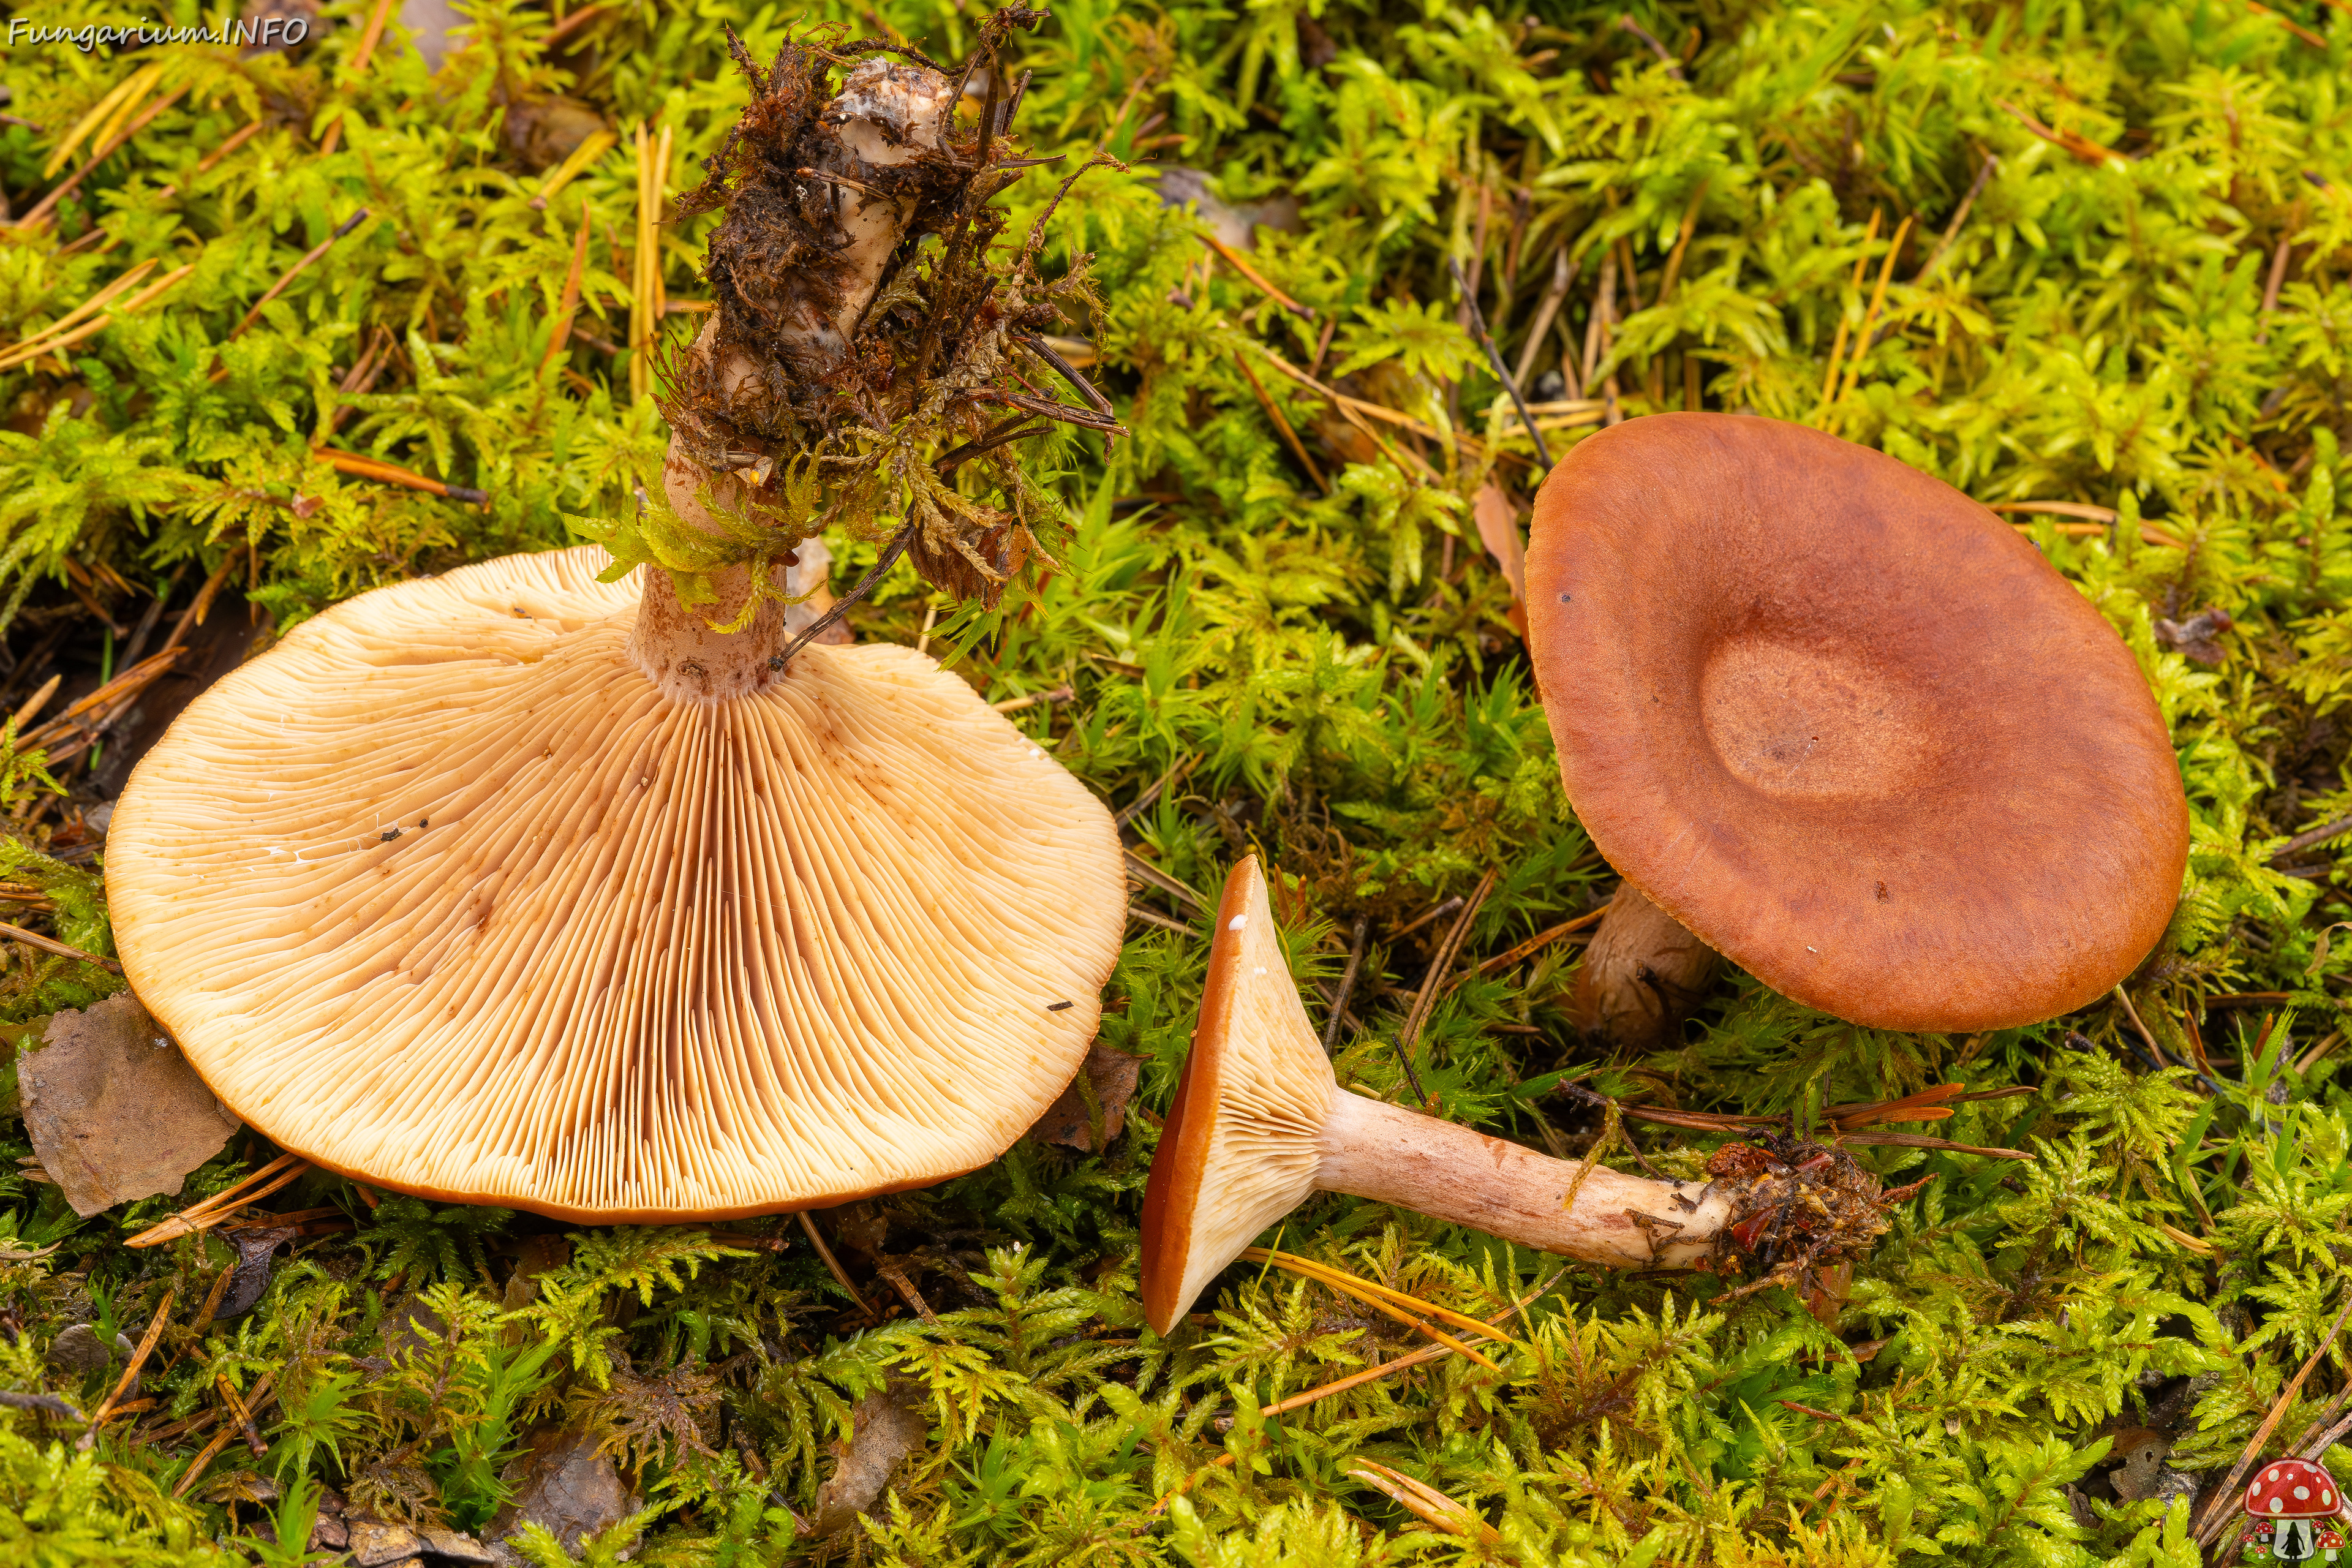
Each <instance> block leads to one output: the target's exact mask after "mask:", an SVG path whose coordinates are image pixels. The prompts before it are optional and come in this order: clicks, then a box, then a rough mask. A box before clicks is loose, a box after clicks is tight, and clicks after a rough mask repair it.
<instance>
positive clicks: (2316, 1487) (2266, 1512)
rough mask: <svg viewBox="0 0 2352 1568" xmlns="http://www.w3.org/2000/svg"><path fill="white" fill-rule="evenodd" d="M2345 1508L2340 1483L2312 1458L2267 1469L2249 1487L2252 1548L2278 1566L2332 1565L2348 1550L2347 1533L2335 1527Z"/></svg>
mask: <svg viewBox="0 0 2352 1568" xmlns="http://www.w3.org/2000/svg"><path fill="white" fill-rule="evenodd" d="M2343 1506H2344V1494H2343V1493H2342V1491H2341V1490H2339V1489H2337V1487H2336V1482H2335V1479H2333V1478H2332V1477H2330V1476H2329V1475H2328V1473H2327V1472H2326V1470H2323V1469H2321V1468H2319V1467H2318V1466H2317V1465H2315V1464H2313V1463H2311V1462H2310V1461H2309V1460H2307V1459H2281V1460H2278V1461H2277V1462H2276V1463H2274V1464H2270V1465H2265V1466H2263V1471H2262V1474H2260V1475H2258V1476H2256V1477H2255V1478H2254V1479H2253V1480H2252V1482H2250V1483H2249V1484H2248V1485H2247V1487H2246V1513H2247V1515H2248V1516H2249V1517H2250V1518H2251V1520H2252V1542H2251V1544H2252V1546H2253V1547H2254V1549H2255V1552H2256V1554H2257V1555H2258V1556H2264V1555H2266V1556H2268V1557H2269V1558H2270V1559H2271V1560H2273V1562H2278V1563H2313V1562H2329V1563H2332V1562H2334V1561H2336V1558H2337V1557H2338V1555H2339V1554H2340V1553H2341V1552H2342V1550H2343V1531H2341V1530H2340V1529H2338V1528H2336V1523H2335V1520H2336V1514H2337V1512H2338V1511H2339V1510H2341V1509H2342V1508H2343ZM2265 1547H2267V1549H2268V1550H2267V1552H2265V1551H2264V1550H2263V1549H2264V1548H2265Z"/></svg>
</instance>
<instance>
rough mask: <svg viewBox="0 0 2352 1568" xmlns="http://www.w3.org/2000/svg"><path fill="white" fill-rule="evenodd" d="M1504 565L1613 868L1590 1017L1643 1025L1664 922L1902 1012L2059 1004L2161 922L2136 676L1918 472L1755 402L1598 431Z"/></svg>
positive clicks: (2168, 786)
mask: <svg viewBox="0 0 2352 1568" xmlns="http://www.w3.org/2000/svg"><path fill="white" fill-rule="evenodd" d="M1527 577H1528V616H1529V624H1528V647H1529V649H1530V651H1531V653H1532V655H1533V658H1534V663H1535V668H1536V675H1537V679H1538V684H1539V686H1540V688H1541V689H1542V693H1543V700H1544V706H1545V710H1546V711H1547V714H1548V716H1549V720H1550V723H1551V730H1552V736H1553V739H1554V740H1555V742H1557V744H1558V747H1559V765H1560V774H1561V778H1562V779H1563V781H1564V782H1565V784H1566V785H1567V789H1568V796H1569V799H1570V802H1571V803H1572V804H1573V805H1574V806H1575V808H1576V813H1577V816H1578V818H1579V819H1580V821H1581V822H1582V823H1583V825H1584V826H1585V829H1586V830H1587V831H1588V832H1589V833H1591V836H1592V839H1593V842H1594V844H1595V845H1596V846H1597V847H1599V848H1600V849H1601V853H1602V854H1603V855H1604V856H1605V857H1606V858H1607V859H1608V861H1609V863H1610V864H1611V865H1612V866H1613V867H1614V868H1616V869H1617V871H1618V872H1619V873H1620V874H1621V875H1622V878H1623V879H1624V887H1623V889H1621V891H1620V893H1619V895H1618V899H1617V901H1616V902H1615V903H1613V904H1612V906H1611V910H1610V913H1609V916H1608V917H1607V918H1606V919H1605V920H1604V921H1603V922H1602V929H1601V931H1600V932H1599V933H1597V934H1596V937H1595V940H1594V942H1593V943H1592V948H1593V951H1594V952H1595V954H1596V955H1597V956H1603V957H1608V958H1610V959H1612V960H1613V962H1611V963H1597V962H1592V961H1588V965H1587V973H1586V976H1585V979H1584V981H1583V982H1582V989H1581V991H1580V997H1579V1002H1578V1008H1579V1015H1580V1021H1581V1022H1583V1023H1584V1024H1585V1025H1586V1026H1588V1027H1589V1028H1591V1029H1593V1030H1594V1031H1595V1032H1597V1033H1601V1034H1604V1035H1614V1036H1615V1037H1617V1038H1618V1039H1619V1040H1620V1041H1621V1043H1627V1044H1633V1045H1646V1044H1654V1043H1655V1042H1656V1041H1657V1040H1658V1039H1659V1038H1660V1037H1661V1035H1662V1034H1664V1035H1665V1036H1667V1037H1670V1036H1671V1030H1672V1026H1673V1025H1674V1023H1675V1022H1676V1021H1677V1019H1678V1016H1679V1014H1680V1012H1681V1010H1682V1009H1683V1007H1684V1006H1685V1005H1687V1003H1688V1002H1689V1000H1690V999H1691V996H1692V994H1693V992H1694V991H1695V989H1696V988H1695V987H1694V985H1693V984H1692V983H1691V982H1690V980H1689V979H1688V978H1687V974H1688V966H1687V965H1685V966H1684V967H1682V968H1679V969H1677V968H1675V965H1674V963H1672V962H1669V961H1666V960H1656V959H1652V958H1649V957H1647V956H1646V955H1645V952H1644V951H1643V948H1644V944H1645V943H1652V944H1654V943H1656V942H1658V940H1659V938H1660V937H1661V936H1662V935H1664V939H1665V940H1664V945H1665V947H1666V948H1667V949H1669V950H1672V949H1675V948H1679V949H1680V950H1681V951H1680V952H1679V953H1678V954H1675V953H1672V952H1670V953H1669V960H1671V959H1674V958H1680V959H1687V958H1688V957H1689V955H1690V952H1691V949H1692V945H1693V944H1692V943H1691V942H1689V941H1688V940H1687V939H1686V938H1685V937H1682V936H1680V935H1675V934H1672V933H1671V932H1670V931H1668V927H1667V925H1666V923H1665V922H1666V921H1672V922H1675V923H1677V924H1679V925H1680V926H1682V927H1683V928H1685V930H1686V931H1688V932H1689V933H1690V934H1691V936H1694V937H1696V941H1697V942H1703V943H1704V944H1705V945H1706V947H1707V948H1709V949H1712V950H1714V951H1715V952H1720V953H1722V954H1723V955H1724V956H1726V957H1727V958H1729V959H1731V960H1732V961H1734V962H1735V963H1738V964H1739V965H1741V966H1742V967H1743V968H1745V969H1746V970H1747V971H1748V973H1751V974H1753V975H1755V976H1756V977H1757V978H1758V979H1759V980H1760V981H1762V982H1763V983H1764V984H1767V985H1769V986H1770V987H1771V988H1772V989H1774V990H1775V991H1778V992H1780V993H1781V994H1784V995H1787V996H1789V997H1791V998H1793V999H1795V1000H1796V1001H1798V1002H1801V1003H1803V1004H1804V1005H1807V1006H1811V1007H1816V1008H1819V1009H1821V1010H1822V1011H1823V1012H1826V1013H1831V1014H1833V1015H1835V1016H1838V1017H1841V1018H1844V1019H1847V1020H1849V1021H1850V1022H1853V1023H1857V1024H1864V1025H1868V1026H1874V1027H1879V1028H1887V1029H1906V1030H1925V1029H1934V1030H1979V1029H1992V1028H2002V1027H2008V1026H2015V1025H2021V1024H2028V1023H2033V1022H2038V1021H2039V1020H2041V1019H2043V1018H2048V1017H2052V1016H2056V1015H2058V1014H2060V1013H2064V1012H2068V1011H2070V1010H2072V1009H2074V1008H2076V1007H2080V1006H2082V1005H2084V1004H2086V1003H2088V1002H2090V1001H2092V1000H2093V999H2094V998H2095V997H2098V996H2100V995H2102V994H2105V993H2106V992H2107V991H2108V990H2110V989H2112V988H2113V987H2114V986H2115V985H2116V984H2117V983H2118V982H2120V981H2121V980H2122V979H2124V977H2125V976H2126V975H2127V974H2129V973H2131V971H2132V970H2133V968H2134V967H2135V966H2136V965H2137V964H2138V963H2139V962H2140V961H2141V960H2142V959H2143V958H2145V957H2146V956H2147V953H2148V952H2149V951H2150V950H2151V949H2152V948H2153V947H2154V946H2155V945H2156V943H2157V942H2158V939H2159V938H2161V937H2162V935H2163V934H2164V931H2165V927H2166V924H2167V923H2168V921H2169V920H2170V918H2171V915H2172V910H2173V907H2174V905H2175V903H2176V902H2177V901H2178V899H2179V890H2180V879H2181V874H2182V871H2183V870H2184V869H2185V868H2186V866H2187V863H2188V853H2189V812H2188V804H2187V801H2186V800H2185V798H2184V797H2183V795H2182V792H2181V784H2180V772H2179V765H2178V764H2177V763H2176V762H2175V760H2174V757H2173V752H2172V744H2171V741H2170V738H2169V737H2168V734H2167V733H2166V731H2165V726H2164V721H2163V719H2162V717H2161V716H2160V715H2159V714H2158V711H2157V707H2156V703H2155V700H2154V699H2153V698H2151V697H2150V695H2149V693H2148V689H2147V682H2146V681H2145V679H2142V677H2141V674H2140V671H2139V667H2138V665H2137V662H2136V661H2135V660H2134V658H2133V657H2132V655H2131V653H2130V651H2129V650H2128V649H2127V648H2126V647H2125V646H2124V644H2123V641H2122V639H2121V638H2119V637H2116V634H2115V632H2114V631H2113V630H2112V629H2111V628H2110V627H2109V626H2107V624H2106V623H2105V620H2104V619H2103V618H2102V617H2101V616H2100V615H2099V613H2098V611H2097V610H2095V608H2093V607H2092V605H2090V604H2089V603H2087V602H2086V601H2085V600H2084V597H2083V595H2081V594H2080V593H2079V592H2077V591H2076V589H2075V588H2074V586H2073V585H2072V584H2069V583H2068V582H2067V581H2066V580H2065V579H2064V578H2063V577H2061V576H2060V575H2059V574H2057V573H2056V572H2055V571H2053V569H2052V568H2051V566H2050V565H2049V563H2047V562H2045V561H2044V560H2043V559H2042V556H2041V554H2040V553H2039V552H2037V551H2036V550H2035V549H2034V548H2033V546H2032V544H2031V543H2029V542H2026V541H2025V540H2023V539H2021V538H2020V537H2019V536H2018V535H2017V533H2016V532H2015V531H2013V530H2011V528H2009V527H2007V526H2006V525H2004V524H2003V523H2002V522H2001V521H2000V520H1999V519H1998V518H1997V517H1995V516H1994V515H1993V514H1992V513H1991V512H1990V511H1989V510H1986V509H1985V508H1984V507H1982V506H1980V505H1979V504H1978V503H1977V502H1975V501H1973V500H1969V498H1968V497H1967V496H1964V495H1962V494H1961V493H1960V492H1959V491H1958V490H1956V489H1952V488H1951V487H1950V486H1948V485H1946V484H1943V483H1942V482H1940V481H1939V480H1937V479H1931V478H1929V477H1928V476H1927V475H1925V474H1922V473H1920V472H1918V471H1917V470H1916V469H1914V468H1908V467H1906V465H1904V464H1902V463H1900V462H1897V461H1896V460H1895V459H1894V458H1889V457H1887V456H1885V455H1884V454H1883V453H1879V452H1876V451H1873V450H1871V449H1869V448H1868V447H1858V446H1854V445H1852V444H1850V443H1848V442H1844V441H1840V440H1837V439H1835V438H1834V437H1830V436H1826V435H1823V434H1822V433H1821V432H1819V431H1815V430H1810V429H1806V428H1804V427H1803V426H1796V425H1786V424H1781V423H1780V422H1778V421H1775V420H1769V419H1761V418H1756V417H1752V416H1734V415H1718V414H1663V415H1655V416H1650V417H1647V418H1643V419H1635V420H1629V421H1627V422H1626V423H1624V424H1622V425H1619V426H1615V427H1613V428H1612V429H1608V430H1603V431H1601V432H1600V433H1599V434H1597V435H1595V436H1593V437H1591V438H1590V439H1588V440H1586V441H1584V442H1583V443H1581V444H1580V445H1579V446H1578V447H1577V448H1576V450H1575V451H1574V452H1573V453H1572V454H1570V456H1569V458H1567V459H1566V460H1565V461H1563V462H1562V463H1560V464H1559V467H1558V468H1554V469H1553V470H1552V474H1551V477H1550V479H1549V480H1547V481H1546V483H1545V485H1544V488H1543V489H1542V491H1541V493H1539V494H1538V496H1537V498H1536V505H1535V518H1534V522H1533V528H1532V538H1531V540H1530V542H1529V545H1528V562H1527ZM1652 906H1654V909H1655V910H1658V911H1663V916H1664V919H1663V920H1662V919H1659V918H1656V917H1654V916H1653V915H1652V914H1651V913H1650V910H1651V907H1652ZM1629 919H1630V920H1639V921H1646V922H1647V926H1648V931H1647V934H1646V935H1645V936H1644V937H1643V938H1641V939H1640V940H1637V941H1628V942H1619V941H1617V940H1615V939H1614V938H1612V932H1611V928H1612V926H1618V925H1622V923H1624V922H1625V921H1628V920H1629ZM1645 966H1646V972H1645ZM1701 984H1703V980H1702V981H1701ZM1629 990H1647V991H1650V992H1652V993H1653V995H1652V996H1651V997H1649V998H1647V999H1641V998H1636V1000H1635V1002H1634V1003H1633V1004H1629V1003H1628V1002H1627V1001H1626V999H1625V998H1626V993H1627V992H1628V991H1629Z"/></svg>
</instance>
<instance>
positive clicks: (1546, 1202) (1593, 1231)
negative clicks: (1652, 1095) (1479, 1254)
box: [1315, 1089, 1732, 1268]
mask: <svg viewBox="0 0 2352 1568" xmlns="http://www.w3.org/2000/svg"><path fill="white" fill-rule="evenodd" d="M1321 1152H1322V1163H1321V1164H1320V1166H1319V1167H1318V1170H1317V1172H1316V1174H1315V1184H1316V1186H1318V1188H1321V1189H1322V1190H1324V1191H1326V1192H1334V1193H1348V1194H1352V1195H1354V1196H1356V1197H1360V1198H1371V1199H1373V1200H1375V1201H1377V1202H1380V1203H1384V1204H1392V1205H1395V1206H1397V1207H1399V1208H1408V1209H1416V1210H1418V1211H1420V1212H1421V1213H1423V1214H1426V1215H1434V1216H1435V1217H1437V1218H1439V1219H1443V1220H1450V1221H1452V1222H1453V1223H1454V1224H1456V1225H1466V1226H1470V1227H1471V1228H1472V1229H1474V1230H1483V1231H1485V1232H1486V1233H1487V1234H1488V1235H1490V1236H1499V1237H1503V1238H1504V1239H1505V1240H1507V1241H1516V1242H1518V1243H1520V1244H1522V1245H1523V1246H1528V1247H1535V1248H1537V1249H1538V1250H1540V1251H1544V1252H1552V1253H1558V1254H1559V1255H1560V1256H1561V1257H1563V1258H1577V1259H1579V1260H1580V1261H1582V1262H1586V1263H1598V1264H1601V1265H1602V1266H1603V1267H1606V1268H1695V1267H1696V1266H1697V1265H1698V1264H1699V1263H1700V1262H1702V1261H1703V1260H1704V1259H1706V1258H1707V1257H1708V1256H1709V1255H1710V1254H1711V1253H1712V1251H1713V1250H1714V1247H1715V1239H1716V1237H1717V1235H1718V1234H1719V1233H1720V1232H1721V1231H1722V1230H1723V1228H1724V1226H1727V1225H1728V1224H1729V1223H1730V1222H1731V1217H1732V1214H1731V1199H1730V1196H1729V1195H1728V1194H1727V1193H1725V1192H1723V1191H1721V1190H1718V1189H1717V1188H1716V1187H1715V1186H1713V1185H1712V1184H1707V1183H1701V1182H1652V1181H1644V1180H1643V1179H1642V1178H1641V1177H1639V1176H1627V1175H1622V1174H1621V1173H1618V1172H1615V1171H1612V1170H1610V1169H1608V1168H1607V1167H1606V1166H1602V1165H1594V1166H1592V1167H1591V1168H1589V1169H1587V1168H1586V1167H1584V1166H1581V1165H1580V1164H1578V1163H1576V1162H1574V1161H1571V1160H1555V1159H1553V1158H1551V1157H1550V1156H1549V1155H1547V1154H1538V1153H1537V1152H1535V1151H1533V1150H1532V1149H1524V1148H1521V1147H1520V1146H1519V1145H1518V1144H1517V1143H1507V1142H1503V1141H1502V1140H1501V1139H1499V1138H1489V1137H1487V1136H1486V1134H1485V1133H1483V1132H1475V1131H1471V1130H1470V1129H1469V1128H1467V1127H1464V1126H1461V1125H1460V1124H1458V1123H1456V1122H1452V1121H1440V1120H1439V1119H1438V1118H1436V1117H1433V1116H1423V1115H1422V1114H1421V1113H1419V1112H1418V1111H1412V1110H1403V1109H1402V1108H1400V1107H1398V1106H1393V1105H1389V1104H1386V1103H1384V1102H1383V1101H1381V1100H1368V1099H1366V1098H1365V1097H1364V1096H1362V1095H1360V1094H1354V1093H1351V1092H1349V1090H1347V1089H1339V1090H1338V1091H1337V1092H1335V1093H1334V1094H1333V1095H1332V1097H1331V1113H1330V1116H1329V1117H1328V1119H1327V1120H1326V1121H1324V1123H1323V1136H1322V1144H1321ZM1580 1172H1581V1173H1582V1176H1583V1180H1582V1183H1581V1184H1579V1182H1578V1175H1579V1173H1580ZM1571 1191H1572V1192H1573V1193H1574V1194H1575V1201H1574V1202H1573V1203H1570V1202H1569V1201H1568V1199H1569V1194H1570V1192H1571ZM1669 1237H1671V1238H1672V1239H1668V1238H1669Z"/></svg>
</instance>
